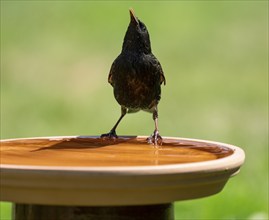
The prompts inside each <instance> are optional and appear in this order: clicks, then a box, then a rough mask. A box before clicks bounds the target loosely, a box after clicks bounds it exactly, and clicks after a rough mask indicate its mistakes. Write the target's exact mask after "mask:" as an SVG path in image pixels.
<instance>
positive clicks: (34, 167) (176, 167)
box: [0, 136, 245, 220]
mask: <svg viewBox="0 0 269 220" xmlns="http://www.w3.org/2000/svg"><path fill="white" fill-rule="evenodd" d="M244 157H245V156H244V152H243V150H241V149H240V148H238V147H236V146H232V145H228V144H223V143H218V142H212V141H204V140H195V139H185V138H168V137H165V138H164V139H163V145H162V146H161V147H158V148H156V147H154V146H152V145H149V144H147V143H146V137H140V136H139V137H135V136H128V137H127V136H126V137H120V138H119V139H118V140H115V141H105V140H102V139H100V138H98V137H92V136H87V137H86V136H85V137H84V136H83V137H80V136H72V137H44V138H25V139H9V140H1V181H0V183H1V185H0V187H1V197H0V199H1V201H9V202H13V203H14V204H15V205H14V210H13V214H14V219H16V220H22V219H23V220H30V219H31V220H32V219H34V220H35V219H38V220H43V219H44V220H45V219H46V220H71V219H74V220H81V219H91V220H92V219H94V220H95V219H97V220H99V219H100V220H103V219H115V220H116V219H119V220H121V219H124V220H125V219H147V220H149V219H154V220H156V219H174V213H173V202H174V201H179V200H187V199H195V198H201V197H205V196H210V195H213V194H216V193H219V192H220V191H221V190H222V189H223V187H224V185H225V184H226V182H227V181H228V179H229V178H230V177H231V176H234V175H235V174H237V173H238V172H239V169H240V166H241V165H242V164H243V162H244Z"/></svg>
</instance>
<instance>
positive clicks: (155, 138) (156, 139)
mask: <svg viewBox="0 0 269 220" xmlns="http://www.w3.org/2000/svg"><path fill="white" fill-rule="evenodd" d="M153 120H154V124H155V130H154V132H153V134H152V135H151V136H150V137H148V138H147V141H148V143H150V144H154V145H155V146H157V145H162V137H161V136H160V134H159V129H158V110H157V107H155V109H154V111H153Z"/></svg>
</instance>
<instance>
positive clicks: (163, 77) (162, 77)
mask: <svg viewBox="0 0 269 220" xmlns="http://www.w3.org/2000/svg"><path fill="white" fill-rule="evenodd" d="M159 64H160V63H159ZM160 70H161V71H160V75H161V80H160V84H162V83H163V84H164V85H165V84H166V79H165V76H164V73H163V69H162V67H161V64H160Z"/></svg>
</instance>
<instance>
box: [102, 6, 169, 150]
mask: <svg viewBox="0 0 269 220" xmlns="http://www.w3.org/2000/svg"><path fill="white" fill-rule="evenodd" d="M129 13H130V23H129V26H128V28H127V31H126V33H125V36H124V40H123V45H122V50H121V53H120V55H119V56H118V57H117V58H116V59H115V60H114V62H113V63H112V65H111V68H110V71H109V74H108V82H109V83H110V84H111V85H112V87H113V91H114V97H115V99H116V100H117V102H118V104H119V105H120V106H121V115H120V118H119V119H118V121H117V122H116V124H115V125H114V126H113V128H112V129H111V130H110V132H109V133H105V134H102V135H101V138H103V139H113V140H115V139H117V138H118V136H117V134H116V129H117V127H118V125H119V123H120V122H121V120H122V119H123V118H124V116H125V115H126V114H127V113H135V112H138V111H140V110H142V111H146V112H149V113H151V114H152V117H153V120H154V126H155V129H154V131H153V134H152V135H150V136H149V137H148V138H147V142H148V143H150V144H153V145H155V146H157V145H161V144H162V137H161V136H160V134H159V129H158V108H157V107H158V103H159V101H160V99H161V84H162V83H163V84H164V85H165V84H166V79H165V76H164V72H163V69H162V66H161V64H160V62H159V61H158V59H157V58H156V57H155V56H154V55H153V53H152V50H151V43H150V36H149V32H148V29H147V27H146V25H145V24H144V23H143V22H142V21H141V20H139V19H138V17H136V15H135V13H134V10H133V9H132V8H130V9H129Z"/></svg>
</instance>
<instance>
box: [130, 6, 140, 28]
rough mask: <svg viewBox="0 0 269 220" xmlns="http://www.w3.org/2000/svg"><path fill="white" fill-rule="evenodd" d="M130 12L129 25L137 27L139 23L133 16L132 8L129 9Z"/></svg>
mask: <svg viewBox="0 0 269 220" xmlns="http://www.w3.org/2000/svg"><path fill="white" fill-rule="evenodd" d="M129 12H130V16H131V23H133V24H135V25H137V24H139V21H138V19H137V17H136V16H135V13H134V10H133V9H132V8H130V9H129Z"/></svg>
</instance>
